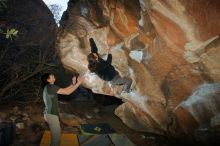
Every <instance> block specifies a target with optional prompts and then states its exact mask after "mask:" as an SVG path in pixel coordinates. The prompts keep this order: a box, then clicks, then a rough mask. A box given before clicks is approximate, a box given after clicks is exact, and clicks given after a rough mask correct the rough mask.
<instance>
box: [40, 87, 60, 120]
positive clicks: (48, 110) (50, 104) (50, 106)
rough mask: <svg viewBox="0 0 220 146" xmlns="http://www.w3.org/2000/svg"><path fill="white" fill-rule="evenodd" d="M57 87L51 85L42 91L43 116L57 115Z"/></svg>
mask: <svg viewBox="0 0 220 146" xmlns="http://www.w3.org/2000/svg"><path fill="white" fill-rule="evenodd" d="M58 90H59V87H58V86H56V85H53V84H49V85H46V86H45V87H44V91H43V100H44V104H45V110H44V114H53V115H57V116H58V115H59V113H58V97H57V91H58Z"/></svg>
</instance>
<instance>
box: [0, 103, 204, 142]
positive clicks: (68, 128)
mask: <svg viewBox="0 0 220 146" xmlns="http://www.w3.org/2000/svg"><path fill="white" fill-rule="evenodd" d="M117 106H118V105H106V106H103V105H100V104H98V103H96V102H94V101H90V102H88V101H87V102H85V101H70V102H61V103H60V119H61V121H62V122H61V127H62V131H63V132H73V133H80V131H79V128H78V126H79V124H81V123H100V122H102V123H103V122H105V123H109V124H110V125H111V126H112V127H113V128H114V129H115V130H116V131H117V132H118V133H124V134H126V135H127V136H128V137H129V138H130V140H131V141H133V142H134V143H135V144H137V145H138V146H146V145H147V146H172V145H173V146H174V145H195V144H196V145H205V143H202V142H200V143H198V142H196V143H195V141H194V142H192V141H186V140H177V139H174V138H167V137H163V136H159V135H154V134H150V133H142V132H136V131H134V130H132V129H130V128H128V127H127V126H125V125H124V124H123V123H122V122H121V120H120V119H119V118H118V117H116V116H115V115H114V109H115V108H116V107H117ZM43 107H44V106H43V103H28V104H21V103H10V104H9V105H8V104H7V105H2V106H1V109H0V118H1V119H4V120H5V121H11V122H14V123H15V125H16V136H15V140H14V144H13V145H12V146H36V145H39V140H40V138H41V136H42V133H43V131H44V130H45V129H48V127H47V125H46V123H45V122H44V119H43ZM205 133H206V132H205V131H204V130H203V136H204V134H205ZM200 134H201V132H200ZM206 135H207V133H206ZM206 137H207V136H206Z"/></svg>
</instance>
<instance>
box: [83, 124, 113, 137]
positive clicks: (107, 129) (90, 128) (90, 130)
mask: <svg viewBox="0 0 220 146" xmlns="http://www.w3.org/2000/svg"><path fill="white" fill-rule="evenodd" d="M80 131H81V133H82V134H85V135H93V134H110V133H115V130H114V129H113V128H112V127H111V126H110V125H109V124H107V123H98V124H80Z"/></svg>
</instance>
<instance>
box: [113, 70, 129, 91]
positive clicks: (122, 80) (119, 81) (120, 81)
mask: <svg viewBox="0 0 220 146" xmlns="http://www.w3.org/2000/svg"><path fill="white" fill-rule="evenodd" d="M111 83H112V85H124V86H123V91H126V92H129V90H130V87H131V84H132V79H131V78H128V77H121V76H120V75H119V73H118V74H117V75H116V76H114V78H113V79H112V80H111Z"/></svg>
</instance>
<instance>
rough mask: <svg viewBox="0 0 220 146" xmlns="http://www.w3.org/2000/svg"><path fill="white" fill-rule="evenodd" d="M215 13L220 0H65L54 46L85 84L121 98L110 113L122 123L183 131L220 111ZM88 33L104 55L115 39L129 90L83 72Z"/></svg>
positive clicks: (116, 58) (219, 24)
mask: <svg viewBox="0 0 220 146" xmlns="http://www.w3.org/2000/svg"><path fill="white" fill-rule="evenodd" d="M219 18H220V1H218V0H199V1H198V0H175V1H174V0H139V1H137V0H124V1H119V0H97V1H84V0H70V2H69V4H68V10H67V11H66V12H65V13H64V15H63V17H62V22H61V28H60V31H59V36H58V41H57V49H58V51H59V54H60V58H61V61H62V63H63V65H64V66H65V68H66V69H68V70H72V71H75V70H76V71H78V72H79V73H80V74H84V75H85V76H86V81H85V84H84V86H86V87H88V88H90V89H92V91H93V92H95V93H101V94H107V95H113V96H116V97H118V98H121V99H123V102H124V103H123V104H122V105H120V106H119V107H118V108H117V109H116V111H115V114H116V115H117V116H118V117H119V118H121V120H122V121H123V122H124V123H125V124H126V125H127V126H129V127H131V128H133V129H136V130H139V131H146V132H153V133H158V134H164V135H179V134H184V133H185V134H186V133H190V132H192V131H193V130H194V129H195V128H197V127H198V126H199V125H201V124H203V123H209V122H210V121H211V119H217V118H213V117H216V116H217V115H218V114H219V112H220V109H219V107H220V106H219V105H220V101H219V99H218V97H219V96H220V88H219V87H220V83H219V82H220V64H219V61H220V51H219V50H220V41H219V40H220V39H219V34H220V21H219ZM90 37H92V38H93V39H94V40H95V42H96V44H97V46H98V48H99V53H100V55H101V56H102V57H103V58H105V57H106V54H107V50H108V48H109V47H110V45H112V46H113V47H112V48H113V49H112V55H113V63H112V64H113V65H114V67H115V68H116V69H117V70H118V71H119V73H120V75H121V76H128V77H130V78H132V80H133V84H132V88H133V91H132V92H131V93H129V94H121V87H119V86H112V85H111V84H109V83H108V82H105V81H103V80H101V79H100V78H99V77H98V76H96V75H95V74H93V73H90V72H89V71H88V68H87V65H88V63H87V60H86V56H87V55H88V54H89V53H90V48H89V47H88V46H87V45H86V43H84V42H85V40H88V39H89V38H90ZM212 121H215V122H212V123H214V125H216V123H218V122H217V121H219V120H212ZM219 124H220V123H219Z"/></svg>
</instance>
